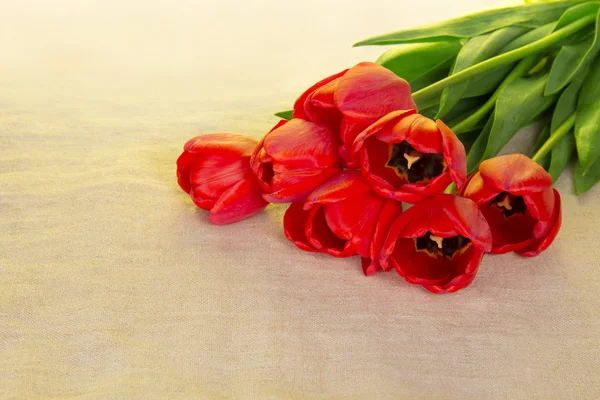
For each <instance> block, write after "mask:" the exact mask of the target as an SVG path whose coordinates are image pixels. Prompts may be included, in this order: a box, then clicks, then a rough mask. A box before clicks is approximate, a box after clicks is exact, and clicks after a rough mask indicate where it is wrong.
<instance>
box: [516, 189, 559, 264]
mask: <svg viewBox="0 0 600 400" xmlns="http://www.w3.org/2000/svg"><path fill="white" fill-rule="evenodd" d="M553 190H554V189H553ZM554 201H555V204H554V217H553V221H554V223H553V224H552V229H551V230H550V232H549V233H548V236H546V237H544V238H542V239H536V240H534V241H532V242H531V243H530V244H529V245H528V246H527V247H525V248H523V249H522V250H519V251H518V253H519V254H521V255H522V256H525V257H533V256H537V255H538V254H540V253H541V252H542V251H544V250H546V249H547V248H548V247H549V246H550V245H551V244H552V242H553V241H554V239H556V235H558V231H559V230H560V226H561V223H562V209H561V201H560V193H558V191H557V190H554Z"/></svg>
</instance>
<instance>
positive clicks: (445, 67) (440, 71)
mask: <svg viewBox="0 0 600 400" xmlns="http://www.w3.org/2000/svg"><path fill="white" fill-rule="evenodd" d="M452 64H454V58H451V59H449V60H447V61H446V62H445V63H444V64H441V65H438V66H437V67H435V68H434V69H432V70H431V71H428V72H427V73H425V74H424V75H421V76H420V77H418V78H415V79H413V80H411V81H409V82H408V83H410V88H411V90H412V92H413V93H414V92H416V91H418V90H421V89H423V88H425V87H427V86H429V85H431V84H433V83H435V82H437V81H441V80H442V79H444V78H445V77H447V76H448V74H449V73H450V68H452ZM435 103H436V104H437V103H439V96H438V99H437V100H436V101H435Z"/></svg>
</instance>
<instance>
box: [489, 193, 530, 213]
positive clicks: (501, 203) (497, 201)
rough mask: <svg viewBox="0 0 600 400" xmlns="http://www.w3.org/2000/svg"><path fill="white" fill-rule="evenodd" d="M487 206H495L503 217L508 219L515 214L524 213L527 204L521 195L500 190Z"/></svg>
mask: <svg viewBox="0 0 600 400" xmlns="http://www.w3.org/2000/svg"><path fill="white" fill-rule="evenodd" d="M489 207H494V208H497V209H498V210H499V211H500V212H501V213H502V215H504V218H506V219H508V218H510V217H512V216H513V215H515V214H522V215H525V212H527V205H526V204H525V200H523V197H521V196H514V195H512V194H510V193H507V192H502V193H500V194H499V195H498V196H496V197H495V198H494V200H492V201H491V203H490V204H489Z"/></svg>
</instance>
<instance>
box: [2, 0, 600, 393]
mask: <svg viewBox="0 0 600 400" xmlns="http://www.w3.org/2000/svg"><path fill="white" fill-rule="evenodd" d="M496 3H497V2H494V1H481V0H480V1H460V2H447V1H442V0H438V1H436V0H420V1H417V2H415V1H404V0H369V1H359V0H345V1H341V0H340V1H334V0H329V1H319V0H308V1H298V2H288V1H266V0H262V1H246V2H243V1H233V0H227V1H206V0H204V1H202V0H201V1H183V0H178V1H169V0H161V1H123V0H121V1H116V0H114V1H113V0H110V1H103V0H90V1H76V0H71V1H57V2H46V1H42V0H39V1H17V0H13V1H7V0H5V1H2V2H0V398H1V399H229V398H232V399H305V398H314V399H499V398H505V399H597V398H598V397H599V393H600V391H599V390H600V388H599V384H600V378H599V374H600V361H599V358H600V351H599V344H600V315H599V307H600V300H599V294H598V293H599V292H600V273H599V270H598V265H599V263H600V246H599V245H598V243H599V242H598V234H599V233H600V230H599V227H598V226H599V225H598V224H599V219H600V202H599V199H600V187H596V188H595V189H593V190H592V191H590V192H589V193H588V194H586V195H585V196H580V197H577V196H575V195H574V194H573V189H572V180H571V177H570V175H568V174H565V175H564V176H563V178H561V180H560V181H559V183H558V185H557V186H558V188H559V189H560V190H561V193H562V194H563V207H564V212H563V216H564V222H563V229H562V231H561V233H560V236H559V239H558V240H557V242H556V243H555V244H554V245H553V246H552V247H551V249H549V250H548V251H547V252H545V253H544V254H542V255H540V256H539V257H537V258H535V259H525V258H520V257H517V256H514V255H505V256H498V257H488V258H486V259H485V260H484V262H483V265H482V267H481V272H480V273H479V276H478V277H477V279H476V280H475V282H474V283H473V285H472V286H471V287H470V288H468V289H467V290H464V291H462V292H459V293H457V294H454V295H445V296H436V295H433V294H430V293H429V292H427V291H425V290H423V289H421V288H420V287H417V286H411V285H408V284H406V283H405V282H403V281H402V280H401V279H400V278H399V277H398V276H397V275H396V274H395V273H389V274H379V275H376V276H374V277H371V278H366V277H364V276H363V274H362V271H361V269H360V265H359V260H358V259H355V258H350V259H342V260H339V259H333V258H330V257H327V256H324V255H316V254H310V253H304V252H301V251H299V250H297V249H296V248H295V247H294V246H293V245H292V244H291V243H289V242H288V241H287V240H286V239H285V237H284V235H283V232H282V222H281V220H282V216H283V212H284V210H285V208H284V207H283V206H272V207H270V208H268V209H267V211H266V212H264V213H262V214H260V215H258V216H256V217H254V218H252V219H250V220H247V221H244V222H242V223H239V224H236V225H232V226H223V227H216V226H212V225H210V224H209V223H208V222H207V219H206V213H205V212H203V211H201V210H198V209H197V208H195V207H194V205H193V204H192V202H191V201H190V199H189V197H188V196H186V195H185V194H184V193H183V192H181V190H180V189H179V187H178V186H177V184H176V179H175V160H176V158H177V156H178V155H179V153H180V151H181V149H182V146H183V144H184V142H185V141H186V140H187V139H188V138H190V137H192V136H194V135H196V134H199V133H201V132H211V131H232V132H242V133H247V134H249V135H252V136H255V137H257V138H258V137H260V136H261V135H262V134H263V133H264V132H265V131H267V130H268V129H269V128H270V127H271V126H272V125H274V124H275V122H276V119H275V118H274V117H272V116H271V113H272V112H274V111H278V110H281V109H286V108H288V107H289V106H290V105H291V103H292V101H293V100H294V99H295V97H296V96H297V95H298V94H299V93H300V92H301V91H302V90H303V89H304V88H305V87H308V86H309V85H311V84H312V83H314V82H315V81H317V80H319V79H320V78H322V77H324V76H326V75H328V74H331V73H334V72H337V71H339V70H342V69H343V68H346V67H348V66H351V65H353V64H355V63H357V62H359V61H361V60H363V59H367V60H373V59H375V57H376V56H377V55H378V54H379V53H380V52H381V50H382V49H381V48H366V49H365V48H358V49H352V48H350V45H351V44H352V43H353V42H354V41H356V40H359V39H361V38H363V37H366V36H368V35H372V34H377V33H381V32H385V31H389V30H393V29H397V28H401V27H407V26H412V25H416V24H421V23H426V22H431V21H436V20H440V19H443V18H447V17H450V16H455V15H460V14H463V13H466V12H469V11H474V10H477V9H482V8H485V7H489V6H492V5H494V4H496ZM530 141H531V132H529V133H524V134H523V135H522V136H520V137H519V139H518V141H517V142H513V143H512V144H511V147H512V148H513V149H517V148H523V146H525V148H527V147H528V146H530Z"/></svg>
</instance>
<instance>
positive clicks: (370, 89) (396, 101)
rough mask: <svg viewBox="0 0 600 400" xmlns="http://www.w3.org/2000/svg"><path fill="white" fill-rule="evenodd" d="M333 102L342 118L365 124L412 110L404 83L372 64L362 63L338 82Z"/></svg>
mask: <svg viewBox="0 0 600 400" xmlns="http://www.w3.org/2000/svg"><path fill="white" fill-rule="evenodd" d="M335 101H336V104H337V106H338V108H339V110H340V111H342V113H343V114H344V115H345V116H349V117H351V118H353V119H359V120H364V121H365V122H367V123H371V122H374V121H375V120H376V119H378V118H380V117H382V116H384V115H385V114H387V113H389V112H391V111H395V110H416V108H417V106H416V105H415V103H414V101H413V99H412V96H411V92H410V86H409V84H408V82H406V81H405V80H404V79H401V78H399V77H398V76H396V75H395V74H394V73H393V72H391V71H390V70H388V69H386V68H384V67H382V66H380V65H378V64H374V63H370V62H362V63H360V64H358V65H356V66H354V67H353V68H350V70H348V72H347V73H346V74H345V75H344V76H343V77H342V78H341V79H340V83H339V85H338V88H337V90H336V92H335Z"/></svg>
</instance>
